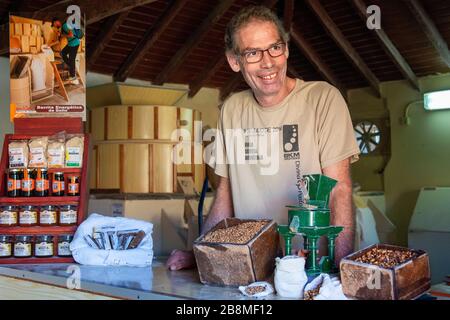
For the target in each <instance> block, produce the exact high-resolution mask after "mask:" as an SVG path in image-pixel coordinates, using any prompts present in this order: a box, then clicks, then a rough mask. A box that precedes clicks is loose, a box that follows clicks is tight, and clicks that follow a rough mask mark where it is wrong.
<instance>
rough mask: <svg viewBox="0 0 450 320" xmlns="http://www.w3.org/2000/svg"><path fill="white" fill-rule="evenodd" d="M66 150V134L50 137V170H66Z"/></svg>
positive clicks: (61, 133)
mask: <svg viewBox="0 0 450 320" xmlns="http://www.w3.org/2000/svg"><path fill="white" fill-rule="evenodd" d="M65 149H66V146H65V134H64V132H60V133H57V134H55V135H54V136H51V137H49V140H48V147H47V161H48V167H49V168H64V160H65Z"/></svg>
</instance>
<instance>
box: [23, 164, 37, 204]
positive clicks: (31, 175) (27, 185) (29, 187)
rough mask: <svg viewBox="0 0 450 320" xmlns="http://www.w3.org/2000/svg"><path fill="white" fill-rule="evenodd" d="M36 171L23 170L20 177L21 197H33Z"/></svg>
mask: <svg viewBox="0 0 450 320" xmlns="http://www.w3.org/2000/svg"><path fill="white" fill-rule="evenodd" d="M35 180H36V171H35V170H34V169H24V170H23V177H22V197H32V196H33V195H34V189H35V182H36V181H35Z"/></svg>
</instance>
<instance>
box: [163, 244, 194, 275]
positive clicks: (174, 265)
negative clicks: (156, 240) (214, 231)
mask: <svg viewBox="0 0 450 320" xmlns="http://www.w3.org/2000/svg"><path fill="white" fill-rule="evenodd" d="M166 267H167V268H168V269H170V270H172V271H173V270H180V269H190V268H194V267H195V257H194V253H193V252H192V251H190V250H189V251H187V250H177V249H175V250H173V251H172V253H171V254H170V257H169V259H168V260H167V262H166Z"/></svg>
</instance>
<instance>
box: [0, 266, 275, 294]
mask: <svg viewBox="0 0 450 320" xmlns="http://www.w3.org/2000/svg"><path fill="white" fill-rule="evenodd" d="M165 260H166V259H163V258H157V259H155V260H154V261H153V265H152V266H151V267H146V268H136V267H100V266H85V265H78V264H29V265H25V264H23V265H1V266H0V276H6V277H13V278H18V279H23V280H29V281H32V282H38V283H43V284H49V285H52V286H57V287H61V288H67V287H68V286H67V284H68V283H69V286H70V285H76V281H77V280H78V278H79V279H80V281H79V285H80V286H79V288H80V290H82V291H84V292H90V293H95V294H99V295H104V296H108V297H113V298H119V299H164V300H165V299H200V300H242V299H252V298H247V297H245V296H243V295H242V294H241V293H240V291H239V290H238V289H237V288H226V287H218V286H217V287H216V286H208V285H203V284H201V283H200V280H199V277H198V273H197V269H191V270H180V271H170V270H168V269H166V267H165V266H164V262H165ZM71 266H72V267H71ZM73 266H75V267H73ZM69 267H70V268H69ZM78 268H79V269H78ZM78 275H79V277H78ZM269 299H281V298H279V297H277V296H276V295H273V296H270V297H269Z"/></svg>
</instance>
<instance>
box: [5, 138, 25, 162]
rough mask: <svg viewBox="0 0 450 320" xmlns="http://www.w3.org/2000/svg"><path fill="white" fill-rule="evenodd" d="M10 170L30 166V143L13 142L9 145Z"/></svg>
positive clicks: (22, 141)
mask: <svg viewBox="0 0 450 320" xmlns="http://www.w3.org/2000/svg"><path fill="white" fill-rule="evenodd" d="M8 154H9V168H10V169H22V168H26V167H27V166H28V141H27V140H13V141H10V142H9V145H8Z"/></svg>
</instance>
